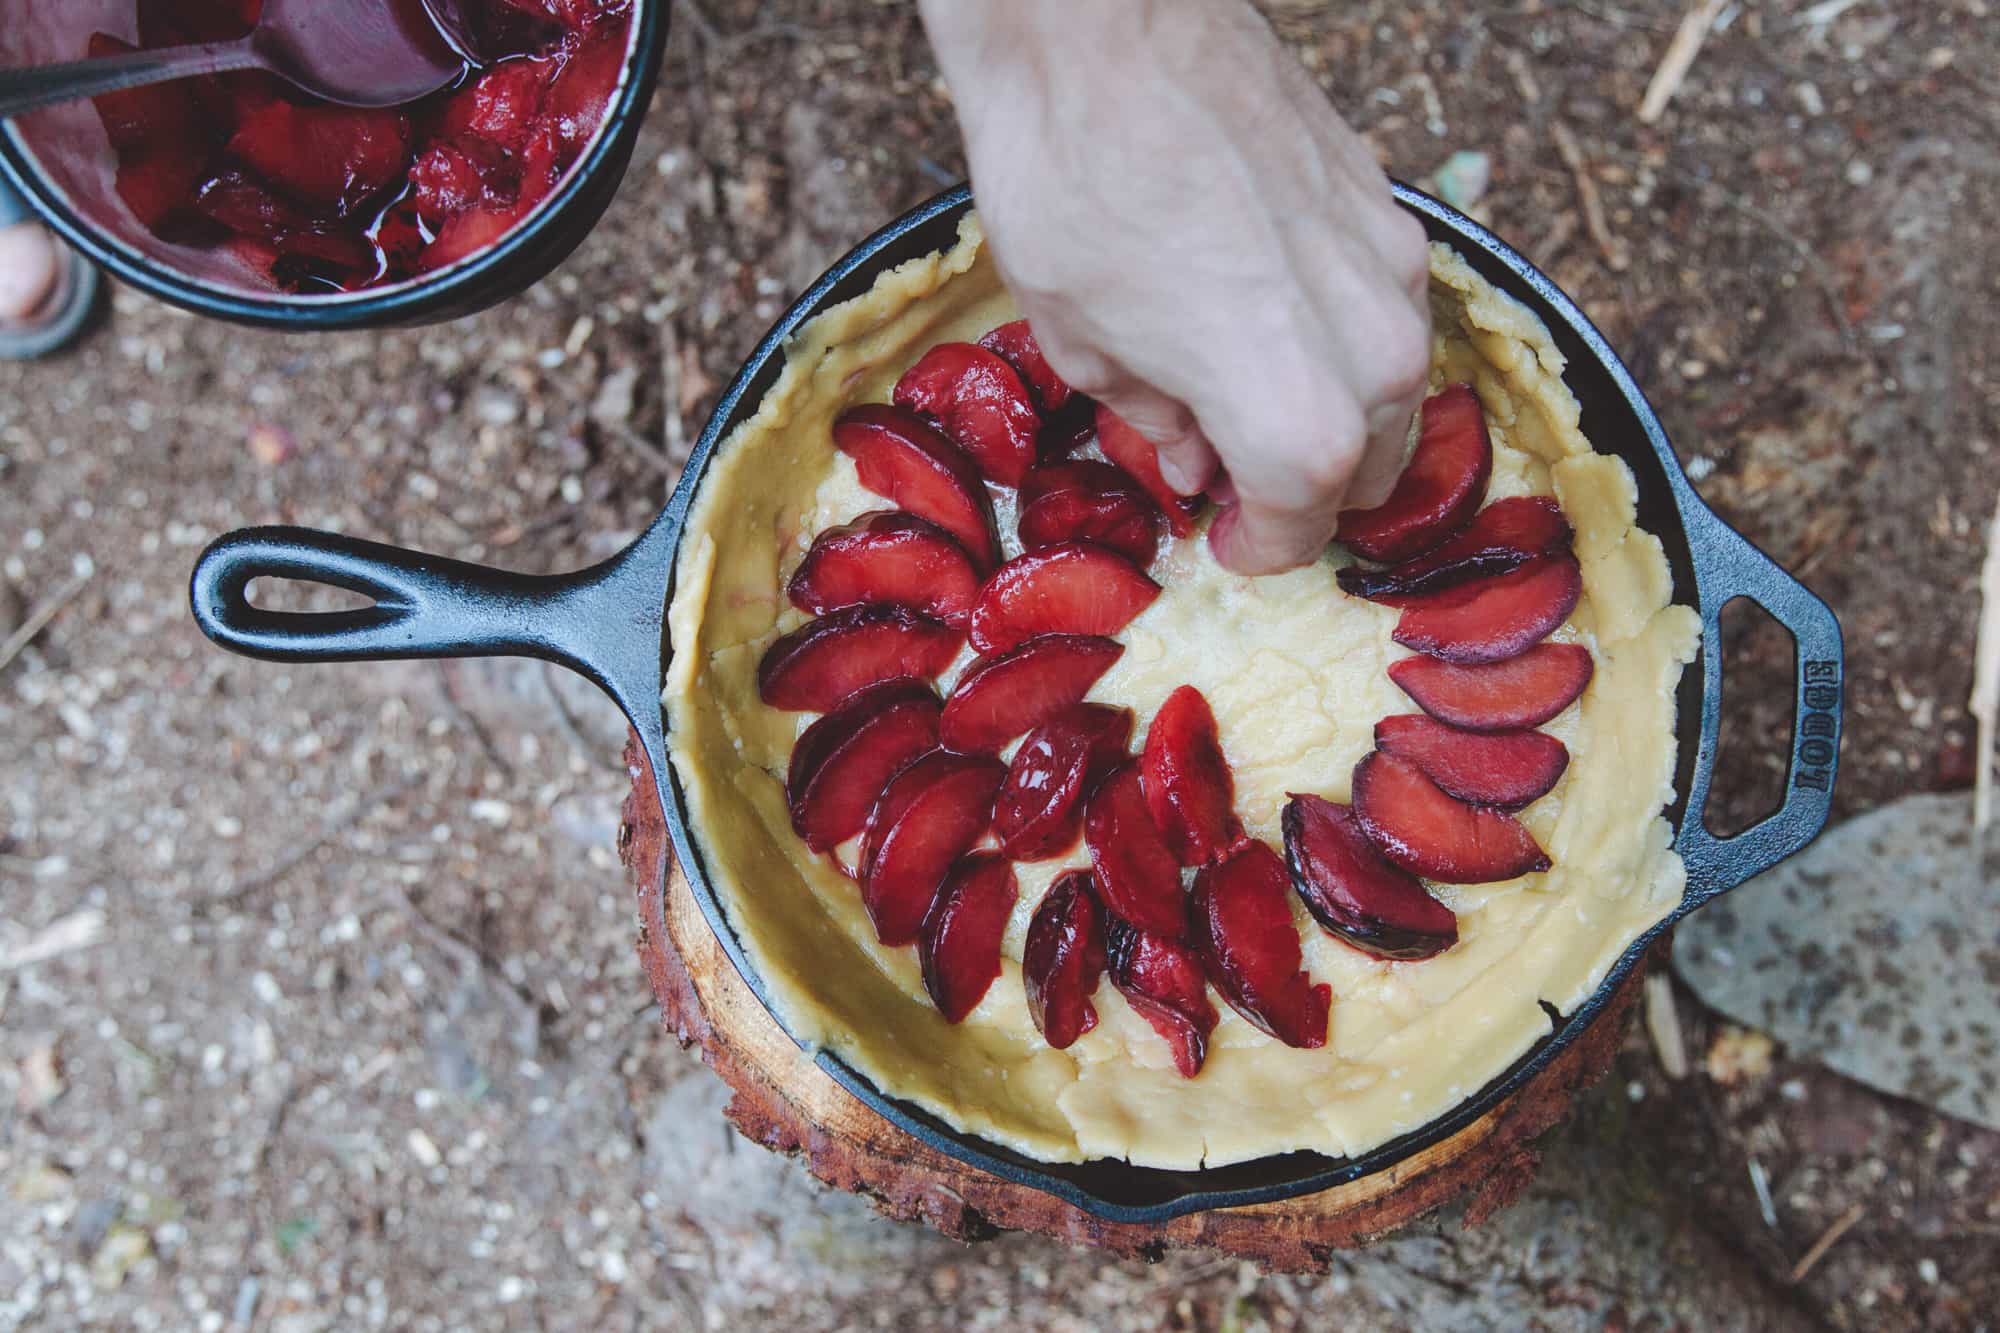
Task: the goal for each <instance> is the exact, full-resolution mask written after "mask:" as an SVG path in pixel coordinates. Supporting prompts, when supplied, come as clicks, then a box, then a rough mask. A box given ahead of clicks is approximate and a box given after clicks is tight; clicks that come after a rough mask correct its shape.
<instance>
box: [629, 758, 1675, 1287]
mask: <svg viewBox="0 0 2000 1333" xmlns="http://www.w3.org/2000/svg"><path fill="white" fill-rule="evenodd" d="M625 758H626V765H627V768H628V769H629V770H630V771H631V773H632V774H633V779H632V793H631V795H630V796H628V797H627V798H626V801H625V809H624V822H623V823H622V824H621V825H620V828H619V833H618V845H619V854H620V856H621V857H622V858H623V860H624V862H625V865H626V867H627V869H628V870H629V871H630V873H631V876H632V881H633V886H634V888H635V890H636V892H637V895H638V901H639V921H640V930H639V941H638V949H639V958H640V961H641V962H642V963H643V964H644V966H645V969H646V975H647V977H648V979H649V980H650V981H651V983H652V987H653V994H654V996H655V997H656V998H657V999H658V1000H659V1002H660V1009H661V1012H662V1015H663V1018H664V1024H665V1027H666V1029H667V1031H669V1032H671V1033H672V1034H673V1035H674V1036H675V1037H676V1038H678V1039H679V1041H680V1043H681V1045H682V1046H683V1047H687V1046H695V1047H699V1048H700V1050H701V1056H702V1059H703V1060H704V1061H705V1062H706V1063H707V1064H708V1066H709V1067H710V1068H711V1069H713V1070H714V1071H715V1073H716V1074H718V1075H719V1076H720V1077H721V1078H722V1079H723V1081H724V1082H726V1083H727V1084H729V1086H730V1088H731V1089H732V1090H733V1091H734V1093H735V1096H734V1097H733V1098H732V1099H731V1101H730V1103H729V1106H728V1108H727V1115H728V1118H729V1121H730V1123H731V1124H732V1125H734V1126H735V1127H736V1129H737V1130H739V1131H740V1132H741V1133H742V1134H743V1136H744V1137H745V1138H748V1139H750V1140H751V1141H752V1142H754V1143H758V1144H762V1145H763V1146H764V1147H766V1148H769V1149H771V1150H772V1151H774V1152H780V1153H785V1154H788V1155H791V1156H796V1157H800V1158H802V1159H803V1160H804V1163H805V1166H806V1168H807V1169H808V1170H810V1171H811V1172H812V1173H813V1175H815V1176H817V1177H818V1178H819V1179H820V1180H822V1181H824V1182H825V1183H827V1184H828V1185H831V1186H834V1187H835V1188H837V1189H843V1190H849V1191H852V1192H854V1193H857V1194H861V1195H863V1196H865V1197H867V1198H868V1199H869V1200H870V1201H871V1202H873V1203H874V1205H875V1207H876V1208H877V1209H878V1210H879V1211H880V1212H882V1213H885V1214H887V1215H888V1216H890V1217H893V1218H896V1219H898V1220H900V1221H921V1222H924V1223H927V1224H928V1225H930V1226H932V1227H935V1228H936V1229H937V1230H939V1231H941V1232H943V1233H944V1234H946V1235H948V1236H952V1237H956V1238H957V1239H960V1240H978V1239H983V1238H986V1237H990V1236H992V1235H995V1234H997V1233H998V1232H1001V1231H1034V1232H1039V1233H1040V1234H1042V1235H1045V1236H1051V1237H1054V1238H1056V1239H1058V1240H1063V1241H1067V1242H1069V1243H1071V1244H1076V1245H1086V1246H1091V1247H1094V1248H1097V1249H1102V1250H1107V1251H1110V1252H1112V1253H1114V1254H1118V1255H1121V1256H1126V1257H1137V1258H1146V1259H1157V1258H1160V1257H1161V1256H1163V1255H1164V1254H1166V1253H1167V1252H1168V1251H1171V1250H1183V1249H1206V1250H1215V1251H1220V1252H1222V1253H1224V1254H1228V1255H1232V1256H1235V1257H1238V1258H1243V1259H1249V1260H1252V1261H1254V1262H1256V1263H1258V1264H1260V1265H1262V1266H1263V1267H1264V1268H1266V1269H1268V1270H1272V1271H1279V1272H1319V1271H1324V1270H1325V1268H1326V1267H1327V1264H1328V1262H1329V1259H1330V1256H1331V1255H1332V1253H1333V1251H1334V1250H1336V1249H1343V1248H1349V1247H1352V1246H1356V1245H1360V1244H1363V1243H1365V1242H1367V1241H1369V1240H1372V1239H1375V1238H1377V1237H1380V1236H1383V1235H1386V1234H1387V1233H1389V1232H1391V1231H1394V1230H1396V1229H1397V1228H1399V1227H1402V1226H1404V1225H1406V1224H1408V1223H1409V1222H1411V1221H1414V1220H1415V1219H1417V1218H1419V1217H1422V1216H1423V1215H1425V1214H1426V1213H1429V1212H1432V1211H1433V1210H1435V1209H1437V1208H1439V1207H1441V1206H1442V1205H1444V1204H1445V1203H1447V1202H1448V1201H1450V1200H1452V1199H1454V1198H1456V1197H1458V1196H1459V1195H1461V1194H1466V1193H1468V1192H1470V1193H1471V1196H1472V1197H1471V1199H1470V1200H1469V1202H1468V1204H1467V1207H1466V1212H1465V1217H1466V1221H1467V1224H1468V1225H1477V1224H1478V1223H1479V1222H1481V1221H1483V1220H1485V1218H1487V1217H1489V1216H1491V1215H1492V1214H1493V1213H1495V1212H1497V1211H1498V1210H1499V1209H1501V1208H1503V1207H1505V1206H1506V1205H1507V1204H1508V1203H1510V1202H1512V1201H1513V1199H1514V1198H1515V1197H1516V1196H1517V1195H1518V1194H1519V1193H1520V1192H1521V1191H1522V1190H1523V1189H1525V1188H1526V1187H1527V1185H1528V1184H1529V1182H1530V1181H1531V1180H1533V1178H1534V1173H1535V1168H1536V1165H1537V1163H1538V1161H1539V1158H1538V1157H1537V1155H1536V1153H1535V1151H1534V1149H1533V1148H1532V1147H1530V1146H1529V1144H1530V1141H1531V1140H1532V1139H1534V1138H1535V1137H1536V1136H1538V1135H1539V1134H1541V1133H1542V1132H1543V1131H1544V1130H1546V1129H1548V1128H1549V1127H1550V1126H1552V1125H1554V1124H1555V1123H1556V1122H1557V1121H1558V1120H1560V1119H1561V1118H1562V1117H1563V1116H1564V1115H1565V1114H1566V1113H1567V1112H1568V1110H1569V1107H1570V1105H1571V1103H1572V1102H1573V1101H1574V1099H1575V1097H1576V1095H1577V1094H1578V1093H1579V1092H1580V1091H1581V1090H1583V1089H1584V1088H1587V1087H1589V1086H1590V1085H1591V1084H1593V1083H1595V1082H1597V1081H1598V1080H1599V1079H1601V1078H1602V1077H1603V1076H1604V1074H1605V1072H1606V1071H1607V1070H1608V1069H1609V1068H1610V1067H1611V1061H1612V1058H1613V1057H1614V1056H1615V1055H1616V1054H1617V1051H1618V1047H1619V1044H1620V1041H1621V1040H1622V1036H1623V1033H1624V1031H1625V1026H1626V1022H1627V1019H1628V1018H1629V1017H1630V1014H1631V1010H1632V1006H1633V1003H1634V1001H1635V1000H1636V999H1637V998H1638V995H1639V990H1640V983H1641V979H1642V977H1643V974H1644V972H1645V970H1646V969H1645V967H1644V966H1643V965H1642V966H1641V967H1638V968H1635V969H1634V970H1633V972H1632V975H1631V976H1630V977H1628V978H1627V979H1626V981H1625V983H1624V984H1623V985H1622V986H1620V987H1619V988H1618V990H1617V992H1616V993H1615V994H1614V995H1613V996H1612V999H1611V1002H1610V1003H1609V1005H1607V1006H1606V1009H1605V1011H1604V1013H1603V1015H1602V1016H1601V1017H1600V1018H1599V1019H1598V1021H1597V1022H1596V1023H1594V1024H1593V1025H1592V1026H1591V1028H1590V1030H1589V1031H1588V1032H1586V1033H1585V1034H1584V1035H1583V1036H1582V1037H1581V1038H1580V1039H1579V1040H1578V1041H1576V1042H1575V1043H1574V1044H1572V1045H1571V1046H1570V1047H1569V1048H1568V1049H1566V1050H1565V1051H1563V1053H1562V1054H1561V1055H1559V1056H1558V1057H1557V1058H1556V1059H1555V1060H1553V1061H1551V1062H1550V1063H1549V1065H1548V1066H1547V1067H1546V1068H1544V1069H1543V1070H1542V1071H1541V1072H1540V1073H1538V1074H1537V1075H1536V1076H1535V1077H1534V1078H1533V1079H1532V1080H1530V1081H1529V1082H1528V1083H1527V1084H1526V1085H1525V1086H1524V1087H1522V1088H1521V1089H1520V1091H1518V1092H1517V1093H1515V1094H1514V1096H1513V1097H1511V1098H1509V1099H1508V1100H1507V1101H1506V1102H1505V1103H1503V1104H1502V1105H1501V1106H1500V1107H1498V1108H1497V1109H1495V1110H1493V1111H1491V1112H1489V1113H1488V1114H1487V1115H1485V1116H1483V1117H1481V1118H1480V1119H1479V1120H1478V1121H1477V1122H1475V1123H1474V1124H1472V1125H1470V1126H1468V1127H1466V1128H1465V1129H1463V1130H1461V1131H1460V1132H1459V1133H1458V1134H1456V1135H1454V1136H1453V1137H1451V1138H1450V1139H1447V1140H1445V1141H1444V1142H1442V1143H1439V1144H1435V1145H1433V1146H1432V1147H1430V1148H1428V1149H1426V1150H1424V1151H1423V1152H1421V1153H1419V1154H1417V1155H1415V1156H1414V1157H1411V1158H1410V1159H1408V1160H1407V1161H1404V1162H1402V1163H1399V1164H1398V1165H1397V1166H1395V1167H1393V1168H1391V1169H1389V1170H1387V1171H1382V1172H1378V1173H1376V1174H1374V1175H1371V1176H1367V1177H1365V1178H1363V1179H1361V1180H1357V1181H1354V1182H1353V1183H1351V1184H1347V1185H1342V1186H1337V1187H1335V1188H1333V1189H1329V1190H1325V1191H1322V1192H1321V1193H1318V1194H1313V1195H1308V1196H1305V1197H1303V1198H1297V1199H1289V1200H1286V1201H1284V1202H1281V1203H1269V1204H1256V1205H1252V1206H1249V1207H1244V1208H1231V1209H1221V1210H1217V1211H1213V1212H1206V1213H1196V1214H1192V1215H1190V1216H1186V1217H1180V1218H1176V1219H1175V1220H1173V1221H1171V1222H1168V1223H1165V1224H1164V1225H1160V1226H1140V1225H1136V1224H1132V1223H1121V1222H1107V1221H1104V1220H1102V1219H1100V1218H1096V1217H1092V1216H1091V1215H1090V1214H1088V1213H1086V1212H1084V1211H1083V1210H1082V1209H1080V1208H1077V1207H1075V1206H1074V1205H1072V1204H1069V1203H1065V1202H1063V1201H1062V1200H1060V1199H1057V1198H1055V1197H1053V1196H1052V1195H1048V1194H1044V1193H1042V1192H1041V1191H1040V1190H1035V1189H1030V1188H1028V1187H1027V1186H1024V1185H1016V1184H1013V1183H1011V1182H1008V1181H1004V1180H1001V1179H999V1178H998V1177H996V1176H991V1175H988V1174H987V1173H985V1172H983V1171H980V1170H978V1169H976V1168H974V1167H970V1166H967V1165H965V1164H963V1163H960V1162H957V1161H955V1160H953V1159H952V1158H949V1157H946V1156H944V1155H943V1154H941V1153H938V1152H936V1151H934V1150H932V1149H930V1148H928V1147H926V1146H924V1145H923V1144H922V1143H920V1142H918V1141H917V1140H916V1139H914V1138H912V1137H910V1136H909V1135H908V1134H905V1133H904V1132H903V1131H901V1130H899V1129H897V1128H896V1127H895V1126H894V1125H891V1124H890V1123H889V1122H888V1121H886V1120H884V1119H883V1118H882V1117H881V1116H879V1115H877V1114H876V1113H875V1112H874V1111H872V1110H870V1109H869V1108H868V1107H866V1106H864V1105H863V1104H862V1103H861V1102H859V1101H857V1100H856V1099H855V1098H854V1097H853V1095H852V1094H850V1093H849V1092H848V1091H847V1090H846V1089H844V1088H842V1087H841V1086H840V1085H839V1084H837V1083H835V1082H834V1081H833V1080H832V1079H831V1078H829V1077H828V1076H827V1075H826V1073H825V1072H824V1071H822V1070H821V1069H820V1068H819V1067H818V1066H817V1065H815V1064H814V1063H813V1062H812V1060H811V1058H810V1057H809V1056H807V1055H806V1054H805V1053H804V1052H803V1051H801V1050H800V1049H799V1048H798V1047H797V1046H796V1045H795V1044H794V1043H793V1042H792V1039H791V1038H790V1037H788V1036H786V1035H785V1032H784V1030H783V1029H782V1028H780V1027H779V1026H778V1024H777V1021H776V1020H775V1019H773V1018H772V1017H771V1015H770V1014H769V1013H767V1012H766V1011H765V1009H764V1007H763V1005H762V1004H760V1003H759V1002H758V1000H757V997H756V996H754V995H752V994H751V993H750V989H749V987H747V986H746V985H744V983H743V979H742V978H741V977H740V976H738V975H737V973H736V968H735V965H734V964H732V963H731V962H730V961H729V958H728V955H726V954H725V953H723V951H722V947H721V945H720V944H718V943H717V941H716V939H715V935H714V933H713V932H712V931H711V930H710V929H709V925H708V920H707V918H705V917H704V916H703V915H702V914H701V908H700V907H699V906H697V905H696V903H695V900H694V895H693V894H692V893H691V892H690V890H689V888H688V883H687V880H686V878H685V877H684V876H683V875H682V874H681V873H680V871H679V868H678V867H677V866H675V865H674V863H673V853H672V849H671V847H670V845H669V842H668V838H667V830H666V821H665V819H664V817H663V815H662V813H661V811H660V805H659V800H658V797H657V795H656V793H655V790H654V786H653V774H652V768H651V766H650V764H648V762H647V760H646V757H645V754H644V752H643V751H641V750H640V748H639V746H638V744H637V742H636V740H635V741H633V742H631V743H628V744H627V746H626V750H625ZM663 888H664V892H663V891H662V890H663ZM1648 961H1650V959H1649V960H1648Z"/></svg>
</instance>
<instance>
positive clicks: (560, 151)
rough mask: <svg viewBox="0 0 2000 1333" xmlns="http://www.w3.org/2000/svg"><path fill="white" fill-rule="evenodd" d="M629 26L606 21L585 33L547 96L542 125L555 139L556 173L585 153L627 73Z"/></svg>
mask: <svg viewBox="0 0 2000 1333" xmlns="http://www.w3.org/2000/svg"><path fill="white" fill-rule="evenodd" d="M627 41H628V25H626V24H622V23H600V24H598V25H596V26H595V27H593V28H591V29H590V30H589V31H588V32H586V33H585V34H584V37H583V40H582V41H580V42H578V43H577V45H576V47H575V49H574V50H573V51H571V52H570V55H569V59H567V60H565V61H564V62H563V65H562V70H561V72H560V73H558V74H557V75H556V76H555V78H554V79H552V80H550V82H549V87H548V91H547V92H546V93H544V94H543V96H542V105H541V117H540V124H541V126H542V132H543V133H544V134H546V135H547V136H548V138H549V140H550V141H551V142H552V146H553V148H554V161H553V163H551V167H552V174H553V175H555V176H560V175H561V174H562V173H563V172H565V171H567V170H568V169H569V168H570V165H571V164H572V163H574V162H575V161H576V159H577V158H578V157H579V156H580V155H581V154H582V153H583V150H584V147H585V146H586V145H587V144H588V143H589V142H590V139H591V136H592V135H594V134H596V133H597V127H598V126H599V125H601V124H603V123H604V114H605V112H606V111H608V110H609V109H610V107H611V98H612V96H613V95H614V94H615V93H616V92H617V91H618V81H619V80H620V79H621V78H623V77H624V74H625V51H626V45H627Z"/></svg>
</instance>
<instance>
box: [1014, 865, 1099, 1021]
mask: <svg viewBox="0 0 2000 1333" xmlns="http://www.w3.org/2000/svg"><path fill="white" fill-rule="evenodd" d="M1104 962H1105V954H1104V910H1103V908H1101V907H1099V906H1098V902H1097V887H1096V882H1095V881H1094V880H1093V879H1092V878H1091V874H1090V872H1089V871H1088V870H1072V871H1070V872H1069V873H1068V874H1067V875H1064V876H1063V877H1062V878H1061V879H1059V880H1057V881H1056V882H1055V884H1054V885H1052V886H1051V887H1050V889H1049V891H1048V894H1047V895H1046V896H1045V897H1044V898H1043V899H1042V901H1041V902H1040V903H1039V904H1038V905H1037V906H1036V908H1035V914H1034V916H1033V917H1031V918H1029V921H1028V938H1027V941H1026V943H1025V944H1024V945H1023V946H1022V949H1021V981H1022V984H1023V987H1024V988H1025V989H1026V991H1027V993H1028V1015H1029V1017H1031V1018H1033V1019H1034V1020H1035V1027H1036V1028H1037V1029H1038V1030H1039V1031H1040V1032H1041V1034H1042V1040H1044V1041H1046V1042H1048V1044H1049V1045H1050V1046H1053V1047H1054V1048H1055V1049H1056V1050H1059V1051H1060V1050H1062V1049H1063V1048H1064V1047H1066V1046H1068V1045H1069V1044H1070V1043H1071V1042H1073V1041H1075V1040H1076V1039H1077V1038H1078V1037H1081V1036H1082V1035H1083V1034H1084V1033H1086V1032H1088V1031H1090V1030H1091V1029H1092V1028H1094V1027H1096V1026H1097V1008H1096V1006H1094V1005H1092V1004H1091V1002H1090V997H1091V994H1092V993H1093V992H1095V991H1096V990H1097V983H1098V980H1099V978H1101V977H1102V976H1103V975H1104Z"/></svg>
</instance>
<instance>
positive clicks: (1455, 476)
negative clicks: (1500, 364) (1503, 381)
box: [1334, 384, 1493, 563]
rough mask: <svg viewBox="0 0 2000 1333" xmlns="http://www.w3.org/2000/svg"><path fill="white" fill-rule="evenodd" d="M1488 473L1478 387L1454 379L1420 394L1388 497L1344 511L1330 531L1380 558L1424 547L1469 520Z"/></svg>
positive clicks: (1489, 456)
mask: <svg viewBox="0 0 2000 1333" xmlns="http://www.w3.org/2000/svg"><path fill="white" fill-rule="evenodd" d="M1492 475H1493V444H1492V441H1491V440H1489V439H1488V438H1487V435H1486V414H1485V411H1484V410H1483V409H1482V408H1481V407H1480V406H1479V395H1478V394H1476V393H1474V392H1473V391H1472V386H1471V385H1469V384H1454V385H1452V386H1451V387H1450V388H1448V389H1446V390H1444V391H1443V392H1442V393H1436V394H1432V395H1431V396H1430V398H1428V399H1426V400H1425V402H1424V407H1423V412H1422V414H1421V420H1420V423H1419V425H1418V428H1417V448H1416V452H1415V453H1414V454H1412V455H1411V456H1410V462H1409V465H1408V466H1407V467H1405V468H1404V469H1403V475H1402V476H1401V477H1400V478H1398V479H1397V481H1396V489H1395V490H1393V491H1391V492H1390V493H1389V498H1388V499H1387V500H1384V501H1383V502H1382V503H1381V504H1380V505H1378V506H1376V507H1375V508H1373V509H1350V510H1347V511H1346V512H1345V513H1343V514H1341V516H1340V529H1339V531H1337V532H1336V533H1335V534H1334V538H1335V540H1337V541H1340V542H1344V543H1346V545H1347V547H1348V548H1349V549H1350V550H1352V551H1353V552H1354V553H1355V554H1357V555H1362V556H1366V557H1367V558H1368V559H1370V560H1380V561H1383V562H1385V563H1386V562H1394V561H1398V560H1407V559H1409V558H1410V557H1411V556H1414V555H1421V554H1422V553H1424V552H1425V551H1428V550H1430V549H1431V548H1432V547H1433V546H1436V545H1438V544H1439V543H1440V542H1442V541H1444V539H1445V538H1447V537H1449V536H1451V535H1452V534H1453V533H1454V532H1456V531H1458V530H1459V529H1460V528H1462V527H1464V526H1465V525H1466V523H1467V522H1469V521H1470V520H1471V518H1472V515H1473V513H1474V512H1475V511H1477V510H1478V508H1479V505H1480V502H1481V501H1482V500H1484V499H1485V498H1486V483H1487V481H1488V480H1489V479H1490V478H1491V477H1492Z"/></svg>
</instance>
